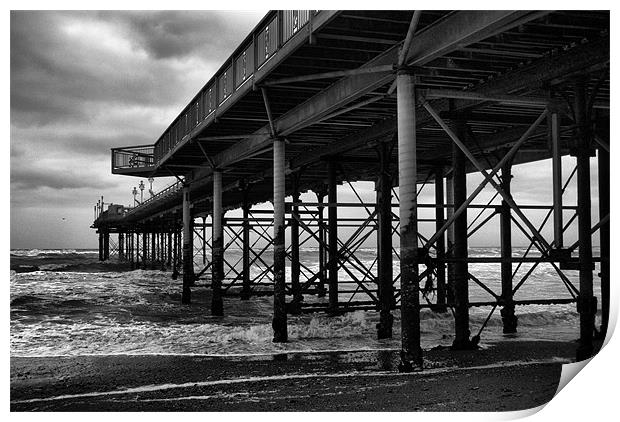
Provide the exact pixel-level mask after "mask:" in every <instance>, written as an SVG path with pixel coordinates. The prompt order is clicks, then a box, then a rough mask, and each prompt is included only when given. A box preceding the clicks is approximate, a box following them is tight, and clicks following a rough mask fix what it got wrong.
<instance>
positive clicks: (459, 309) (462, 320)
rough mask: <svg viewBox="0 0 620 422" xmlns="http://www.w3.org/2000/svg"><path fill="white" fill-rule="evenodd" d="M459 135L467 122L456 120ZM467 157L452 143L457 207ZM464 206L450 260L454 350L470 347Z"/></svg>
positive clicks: (460, 202) (463, 196) (464, 134)
mask: <svg viewBox="0 0 620 422" xmlns="http://www.w3.org/2000/svg"><path fill="white" fill-rule="evenodd" d="M457 124H458V126H457V132H458V134H459V137H461V138H462V139H466V137H468V133H467V126H466V125H465V123H464V122H458V123H457ZM466 162H467V160H466V158H465V154H464V153H463V151H462V150H461V149H460V148H459V147H458V146H457V145H456V144H453V145H452V166H453V170H452V174H453V184H452V187H453V189H454V193H453V197H454V207H455V208H460V207H461V206H462V205H463V204H465V203H466V198H467V175H466V172H465V164H466ZM467 255H468V254H467V208H465V209H464V211H463V212H461V213H460V215H458V216H457V218H456V219H455V220H454V246H453V254H452V256H453V257H454V258H455V259H456V260H458V261H457V262H455V263H454V286H453V287H454V341H453V343H452V348H453V349H455V350H463V349H470V348H471V346H472V344H471V341H470V339H469V335H470V331H469V270H468V263H467Z"/></svg>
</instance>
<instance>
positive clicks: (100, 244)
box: [99, 231, 105, 261]
mask: <svg viewBox="0 0 620 422" xmlns="http://www.w3.org/2000/svg"><path fill="white" fill-rule="evenodd" d="M104 259H105V258H104V255H103V231H100V232H99V261H103V260H104Z"/></svg>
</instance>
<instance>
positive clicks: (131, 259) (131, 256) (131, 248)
mask: <svg viewBox="0 0 620 422" xmlns="http://www.w3.org/2000/svg"><path fill="white" fill-rule="evenodd" d="M127 235H128V236H129V238H128V241H129V243H128V244H127V247H128V251H129V262H130V263H131V269H132V270H133V269H134V268H135V263H136V262H135V256H134V253H135V251H134V246H133V238H134V236H133V232H128V233H127Z"/></svg>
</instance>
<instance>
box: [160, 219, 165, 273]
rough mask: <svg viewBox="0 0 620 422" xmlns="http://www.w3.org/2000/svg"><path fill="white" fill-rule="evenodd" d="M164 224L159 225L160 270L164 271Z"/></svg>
mask: <svg viewBox="0 0 620 422" xmlns="http://www.w3.org/2000/svg"><path fill="white" fill-rule="evenodd" d="M164 230H165V228H164V223H163V220H162V223H161V225H160V231H159V259H160V260H161V270H162V271H166V235H165V231H164Z"/></svg>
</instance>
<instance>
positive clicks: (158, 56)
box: [10, 11, 597, 248]
mask: <svg viewBox="0 0 620 422" xmlns="http://www.w3.org/2000/svg"><path fill="white" fill-rule="evenodd" d="M264 14H265V11H255V12H239V11H235V12H195V11H194V12H176V11H173V12H143V11H140V12H108V11H106V12H62V11H52V12H30V11H25V12H11V41H10V48H11V52H10V55H11V65H10V67H11V101H10V103H11V117H10V120H11V133H10V138H11V142H10V145H11V159H10V160H11V161H10V167H11V170H10V171H11V188H10V189H11V248H88V247H96V244H97V238H96V235H95V233H94V230H92V229H90V228H89V226H90V224H91V223H92V220H93V205H94V204H95V203H96V202H97V199H98V198H99V197H100V196H101V195H103V196H104V199H105V201H106V202H110V201H112V202H115V203H123V204H126V205H128V204H130V203H131V201H132V195H131V189H132V187H133V186H136V185H137V184H138V182H139V179H136V178H132V177H128V176H115V175H112V174H111V172H110V148H111V147H115V146H127V145H138V144H152V143H153V142H154V141H155V140H156V139H157V138H158V137H159V135H160V134H161V133H162V132H163V130H164V129H165V128H166V127H167V126H168V124H169V123H170V122H171V121H172V120H173V118H174V117H176V115H177V114H178V113H179V111H180V110H181V109H182V107H184V106H185V105H186V104H187V102H188V101H189V100H190V99H191V97H192V96H193V95H194V94H195V93H196V92H197V91H198V90H199V89H200V88H201V87H202V86H203V85H204V84H205V83H206V82H207V80H209V79H210V78H211V76H212V75H213V73H214V72H215V71H216V70H217V68H219V66H220V65H221V64H222V63H223V61H224V60H225V59H226V58H228V56H229V55H230V53H231V52H232V50H233V49H234V48H235V47H236V46H237V45H238V44H239V42H240V41H241V40H242V39H243V38H244V37H245V36H246V35H247V34H248V33H249V31H250V30H251V29H252V28H253V27H254V25H256V23H257V22H258V21H259V20H260V18H261V17H262V16H263V15H264ZM566 160H567V165H568V162H569V161H571V160H572V159H568V158H567V159H566ZM549 170H550V163H548V162H545V163H538V164H533V165H528V166H521V167H520V168H519V167H518V168H515V171H514V173H515V174H516V178H515V188H514V189H513V190H514V192H515V195H516V196H517V199H518V201H521V203H550V198H551V196H550V193H551V190H550V188H551V183H550V173H549ZM595 176H596V168H595V167H594V169H593V177H595ZM470 179H471V180H470V181H469V184H470V186H471V189H473V187H474V186H475V185H477V183H478V180H476V178H470ZM541 181H542V182H541ZM168 183H170V180H162V179H159V180H156V182H155V184H154V189H155V190H159V189H161V188H163V187H165V186H166V185H167V184H168ZM359 188H360V189H361V191H362V192H363V193H364V194H365V196H366V197H367V198H368V199H369V200H373V199H374V198H373V197H374V193H373V192H372V185H371V184H360V185H359ZM593 188H594V189H593V192H594V193H595V195H596V187H595V186H593ZM431 194H432V191H430V192H429V196H430V197H432V195H431ZM570 195H572V196H573V197H574V192H573V193H571V194H570ZM570 195H569V196H570ZM351 196H352V195H351V194H347V193H345V192H343V200H347V199H348V198H349V197H351ZM487 197H488V196H487ZM311 200H314V199H313V198H312V199H311ZM429 201H430V198H429ZM594 205H597V202H595V204H594ZM596 215H597V214H594V216H596ZM594 216H593V217H594ZM496 231H497V229H496V228H490V229H489V230H487V231H483V232H481V234H482V237H481V238H480V240H476V242H475V243H479V244H489V243H496V242H495V239H497V234H496Z"/></svg>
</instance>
